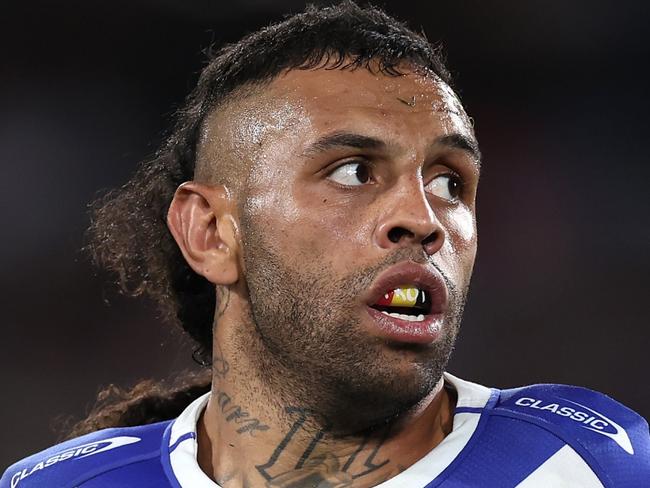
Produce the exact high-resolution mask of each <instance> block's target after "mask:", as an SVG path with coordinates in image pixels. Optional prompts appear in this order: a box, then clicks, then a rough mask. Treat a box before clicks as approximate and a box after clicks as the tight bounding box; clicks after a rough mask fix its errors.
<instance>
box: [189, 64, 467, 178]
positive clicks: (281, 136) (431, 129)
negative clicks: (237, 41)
mask: <svg viewBox="0 0 650 488" xmlns="http://www.w3.org/2000/svg"><path fill="white" fill-rule="evenodd" d="M206 122H207V123H206V124H205V125H204V130H203V134H202V141H201V142H202V144H201V146H202V149H203V150H202V151H200V152H201V153H205V155H206V156H208V157H207V158H206V159H208V160H212V161H214V160H215V159H214V158H215V157H217V156H218V157H219V158H220V160H221V161H224V160H223V158H224V156H226V155H227V156H226V157H233V158H236V159H237V160H238V162H239V163H238V164H240V165H241V161H242V160H248V161H249V162H250V163H253V164H255V163H258V164H259V163H262V162H263V161H267V160H271V159H272V160H274V161H276V162H277V158H278V156H279V153H284V154H287V149H288V148H291V152H292V153H293V154H294V155H295V154H300V150H301V148H304V147H306V146H307V145H308V144H309V143H310V142H311V141H313V140H315V139H316V138H318V137H320V136H322V135H323V134H324V133H327V132H335V131H341V130H343V131H352V132H355V133H361V134H364V135H368V136H374V137H380V138H381V139H382V140H386V142H388V143H390V144H394V145H395V146H396V147H397V146H402V147H411V148H415V147H416V146H418V144H419V143H422V145H425V144H427V143H429V141H430V140H432V139H434V138H436V137H440V136H445V135H449V134H462V135H464V136H466V137H467V138H469V139H474V134H473V130H472V127H471V123H470V121H469V118H468V116H467V114H466V113H465V111H464V109H463V106H462V104H461V103H460V101H459V99H458V98H457V96H456V95H455V93H454V92H453V91H452V90H451V88H449V86H448V85H446V84H445V83H444V82H442V81H441V80H440V79H438V78H437V77H435V75H433V74H432V75H423V74H419V73H416V72H413V71H405V74H404V75H402V76H390V75H386V74H382V73H373V72H370V71H369V70H367V69H363V68H360V69H355V70H341V69H331V70H329V69H322V68H321V69H313V70H299V69H295V70H289V71H288V72H286V73H284V74H282V75H280V76H278V77H276V78H275V79H273V80H272V81H271V82H270V83H268V84H266V85H264V86H263V87H259V88H254V89H252V90H250V91H249V92H248V93H247V94H245V95H243V96H238V97H235V98H234V99H233V100H232V101H231V102H230V103H227V104H226V105H225V106H222V107H221V108H220V109H218V110H216V111H215V113H214V114H213V115H212V116H211V117H209V118H208V120H207V121H206ZM210 153H211V154H210ZM201 159H203V158H201ZM240 168H241V166H240Z"/></svg>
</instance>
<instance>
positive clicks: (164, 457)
mask: <svg viewBox="0 0 650 488" xmlns="http://www.w3.org/2000/svg"><path fill="white" fill-rule="evenodd" d="M174 422H175V421H174ZM174 422H170V423H169V425H168V426H167V428H166V429H165V432H164V433H163V438H162V443H161V447H160V463H161V464H162V467H163V471H164V472H165V475H166V476H167V480H168V481H169V485H170V486H171V487H172V488H183V487H182V486H181V484H180V483H179V482H178V480H177V479H176V476H175V475H174V470H173V469H172V465H171V461H170V460H169V453H170V450H169V448H167V446H169V438H170V436H171V434H172V426H173V425H174ZM181 437H182V436H181ZM176 445H178V443H176Z"/></svg>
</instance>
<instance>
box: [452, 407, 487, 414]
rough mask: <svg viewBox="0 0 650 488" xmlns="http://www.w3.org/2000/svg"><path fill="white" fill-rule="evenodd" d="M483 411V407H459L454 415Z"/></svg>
mask: <svg viewBox="0 0 650 488" xmlns="http://www.w3.org/2000/svg"><path fill="white" fill-rule="evenodd" d="M483 410H484V409H483V407H458V408H456V409H455V410H454V415H456V414H457V413H481V412H483Z"/></svg>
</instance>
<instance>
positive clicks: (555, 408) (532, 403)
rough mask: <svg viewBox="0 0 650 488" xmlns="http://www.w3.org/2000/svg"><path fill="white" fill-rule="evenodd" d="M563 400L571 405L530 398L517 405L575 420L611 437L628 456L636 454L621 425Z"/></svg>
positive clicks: (523, 399)
mask: <svg viewBox="0 0 650 488" xmlns="http://www.w3.org/2000/svg"><path fill="white" fill-rule="evenodd" d="M561 400H562V401H563V402H566V403H569V404H571V405H567V404H566V403H551V402H545V401H544V400H539V399H537V398H530V397H521V398H518V399H517V400H516V401H515V405H517V406H519V407H526V408H534V409H536V410H540V411H544V412H550V413H554V414H555V415H559V416H560V417H565V418H568V419H570V420H573V421H574V422H576V424H577V425H579V426H580V427H582V428H584V429H587V430H590V431H592V432H595V433H596V434H601V435H604V436H605V437H609V438H610V439H612V440H613V441H614V442H616V444H618V445H619V447H620V448H621V449H623V450H624V451H625V452H627V453H628V454H634V449H633V448H632V442H631V441H630V437H629V436H628V435H627V432H626V431H625V429H624V428H623V427H621V426H620V425H619V424H617V423H616V422H614V421H613V420H612V419H610V418H608V417H605V416H604V415H603V414H602V413H599V412H597V411H595V410H592V409H591V408H589V407H587V406H585V405H582V404H581V403H578V402H574V401H571V400H568V399H566V398H561ZM576 407H579V408H576Z"/></svg>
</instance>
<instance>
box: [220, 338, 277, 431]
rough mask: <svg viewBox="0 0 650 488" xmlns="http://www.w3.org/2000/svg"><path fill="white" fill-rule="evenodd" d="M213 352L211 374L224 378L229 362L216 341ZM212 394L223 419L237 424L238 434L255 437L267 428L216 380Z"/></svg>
mask: <svg viewBox="0 0 650 488" xmlns="http://www.w3.org/2000/svg"><path fill="white" fill-rule="evenodd" d="M213 349H214V352H213V357H212V374H213V377H214V378H215V380H216V379H224V378H225V377H226V376H227V375H228V372H229V371H230V364H229V363H228V361H227V360H226V359H225V357H224V355H223V351H222V350H221V346H219V343H218V342H215V343H214V348H213ZM212 395H213V397H214V398H215V399H216V401H217V405H219V409H220V410H221V413H222V414H224V417H225V420H226V422H228V423H231V422H232V423H234V424H235V425H237V426H238V428H237V430H236V432H237V433H238V434H246V433H247V434H249V435H250V436H251V437H255V433H256V432H264V431H266V430H269V428H270V427H269V426H268V425H266V424H265V423H263V422H262V421H260V420H259V419H258V418H256V417H252V416H251V414H250V413H249V412H248V410H246V409H245V408H243V407H242V406H241V405H238V404H237V403H235V402H234V401H233V399H232V398H231V397H230V395H229V394H228V393H226V392H225V391H224V390H223V389H222V388H221V387H220V386H219V385H218V383H217V382H216V381H214V382H213V385H212Z"/></svg>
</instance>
